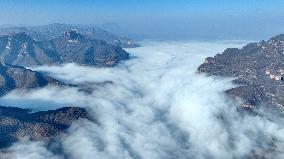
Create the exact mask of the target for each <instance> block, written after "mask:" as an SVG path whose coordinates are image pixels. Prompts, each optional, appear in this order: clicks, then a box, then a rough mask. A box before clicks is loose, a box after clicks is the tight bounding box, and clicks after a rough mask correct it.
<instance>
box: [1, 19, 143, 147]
mask: <svg viewBox="0 0 284 159" xmlns="http://www.w3.org/2000/svg"><path fill="white" fill-rule="evenodd" d="M137 46H138V44H137V43H135V42H133V41H131V40H129V39H127V38H120V37H117V36H115V35H113V34H111V33H108V32H106V31H104V30H101V29H99V28H94V27H89V26H78V25H65V24H52V25H46V26H38V27H7V28H0V97H1V96H4V95H6V94H7V93H9V92H11V91H13V90H15V89H37V88H42V87H45V86H48V85H56V86H59V87H63V86H64V87H67V86H70V85H68V84H65V83H63V82H61V81H59V80H57V79H54V78H52V77H50V76H47V75H45V74H43V73H41V72H36V71H32V70H30V69H28V67H32V66H41V65H59V64H65V63H77V64H79V65H88V66H94V67H112V66H115V65H117V64H118V63H119V62H120V61H122V60H127V59H129V53H127V52H126V51H125V50H123V49H122V48H121V47H137ZM73 87H80V86H73ZM85 87H86V86H83V88H80V90H83V91H84V90H87V91H88V90H89V88H88V87H86V88H85ZM39 107H40V106H39ZM87 114H88V113H87V111H86V110H85V109H83V108H79V107H64V108H60V109H57V110H49V111H40V112H31V110H27V109H21V108H16V107H7V106H0V148H5V147H7V146H9V145H11V144H12V143H13V142H16V141H17V140H19V139H20V138H22V137H24V136H28V137H30V138H31V139H32V140H45V141H48V140H50V139H52V138H53V137H56V136H58V135H60V134H62V133H64V132H65V130H66V129H67V128H68V127H69V126H70V125H71V123H72V122H73V121H75V120H77V119H80V118H85V119H88V117H87V116H88V115H87Z"/></svg>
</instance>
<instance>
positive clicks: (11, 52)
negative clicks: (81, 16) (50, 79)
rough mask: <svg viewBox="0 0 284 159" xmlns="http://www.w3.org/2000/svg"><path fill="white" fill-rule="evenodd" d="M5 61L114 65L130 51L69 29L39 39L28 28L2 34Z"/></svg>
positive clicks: (0, 44)
mask: <svg viewBox="0 0 284 159" xmlns="http://www.w3.org/2000/svg"><path fill="white" fill-rule="evenodd" d="M0 57H1V62H2V63H6V64H13V65H19V66H24V67H30V66H39V65H58V64H62V63H69V62H74V63H78V64H82V65H92V66H98V67H102V66H114V65H116V64H117V63H118V62H119V61H121V60H127V59H128V58H129V54H128V53H127V52H126V51H124V50H123V49H122V48H120V47H118V46H115V45H112V44H108V43H107V42H104V41H100V40H94V39H91V38H89V37H88V36H84V35H82V34H80V33H79V32H78V31H75V30H69V31H66V32H64V34H63V33H62V36H59V37H57V38H54V39H51V40H48V41H46V40H44V41H37V40H35V39H33V38H32V37H31V36H29V35H28V34H27V33H25V32H21V33H15V34H9V35H5V36H2V37H0Z"/></svg>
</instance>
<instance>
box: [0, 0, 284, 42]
mask: <svg viewBox="0 0 284 159" xmlns="http://www.w3.org/2000/svg"><path fill="white" fill-rule="evenodd" d="M0 11H1V13H0V24H29V25H37V24H47V23H53V22H62V23H83V24H102V23H106V22H114V23H117V24H119V25H120V26H121V27H122V28H123V29H124V30H127V31H128V33H129V34H130V36H137V37H138V36H141V37H143V36H145V37H149V38H153V37H157V38H158V37H161V38H169V39H170V38H179V37H180V38H186V37H189V36H191V37H195V36H197V37H200V38H202V37H204V38H206V36H212V37H214V36H218V35H220V34H221V33H222V34H224V36H225V34H226V36H235V34H236V35H237V34H244V35H249V36H248V37H244V38H249V37H251V38H254V37H257V35H259V34H261V33H262V34H264V35H263V37H266V36H270V35H272V34H275V33H278V32H282V31H284V29H282V26H283V24H284V1H283V0H0ZM281 25H282V26H281ZM280 26H281V27H280ZM187 30H188V31H187ZM124 32H125V31H124ZM185 32H186V33H185ZM213 32H215V34H213ZM166 34H167V35H166ZM195 34H197V35H195ZM211 34H212V35H211ZM217 34H218V35H217ZM151 36H153V37H151ZM182 36H184V37H182ZM222 36H223V35H220V38H222ZM239 38H241V36H240V37H239Z"/></svg>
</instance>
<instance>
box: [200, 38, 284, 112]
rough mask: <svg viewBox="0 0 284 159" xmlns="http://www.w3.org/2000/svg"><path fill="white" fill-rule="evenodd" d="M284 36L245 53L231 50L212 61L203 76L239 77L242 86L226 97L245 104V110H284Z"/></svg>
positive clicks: (203, 69)
mask: <svg viewBox="0 0 284 159" xmlns="http://www.w3.org/2000/svg"><path fill="white" fill-rule="evenodd" d="M283 61H284V35H278V36H275V37H273V38H271V39H269V40H268V41H261V42H258V43H250V44H248V45H246V46H244V47H243V48H241V49H237V48H230V49H227V50H225V51H224V52H223V53H221V54H217V55H216V56H214V57H208V58H206V59H205V62H204V63H203V64H202V65H200V66H199V67H198V71H199V72H204V73H207V74H209V75H215V76H222V77H235V78H236V79H235V80H234V83H236V84H237V85H238V86H237V87H235V88H233V89H230V90H227V91H226V93H227V94H229V95H231V96H233V97H234V98H236V99H241V100H242V103H243V104H242V106H243V107H245V108H253V107H254V106H256V105H259V104H265V105H266V106H271V105H273V106H276V107H278V108H280V109H282V110H283V109H284V87H283V84H284V81H283V79H284V78H283V77H284V63H283Z"/></svg>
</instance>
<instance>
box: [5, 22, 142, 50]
mask: <svg viewBox="0 0 284 159" xmlns="http://www.w3.org/2000/svg"><path fill="white" fill-rule="evenodd" d="M68 30H77V31H79V32H80V33H81V34H83V35H85V36H88V37H90V38H92V39H96V40H103V41H105V42H107V43H109V44H113V45H116V46H119V47H123V48H132V47H138V46H139V44H138V43H136V42H135V41H133V40H131V39H129V38H126V37H120V36H117V35H115V34H113V33H110V32H108V31H105V30H103V29H102V28H101V27H98V26H94V25H71V24H60V23H54V24H49V25H42V26H22V27H18V26H3V27H0V35H5V34H11V33H20V32H25V33H26V34H28V35H29V36H31V37H32V38H33V39H35V40H38V41H42V40H51V39H54V38H57V37H59V36H61V35H62V33H63V32H65V31H68Z"/></svg>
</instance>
